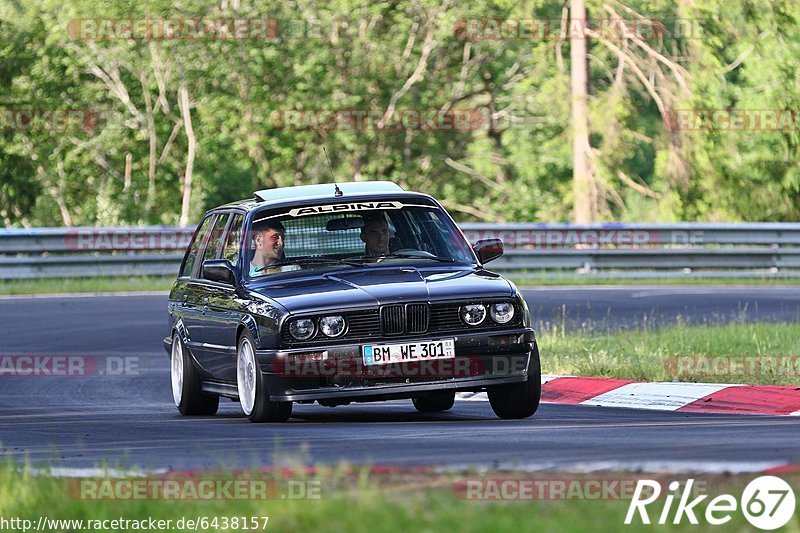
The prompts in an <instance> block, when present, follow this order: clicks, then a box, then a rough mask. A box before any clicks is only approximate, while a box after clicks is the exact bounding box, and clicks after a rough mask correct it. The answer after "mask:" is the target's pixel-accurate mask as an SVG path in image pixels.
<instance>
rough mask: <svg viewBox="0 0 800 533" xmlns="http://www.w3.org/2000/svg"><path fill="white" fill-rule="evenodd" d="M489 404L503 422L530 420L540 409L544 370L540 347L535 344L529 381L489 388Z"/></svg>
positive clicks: (530, 360) (529, 367) (530, 362)
mask: <svg viewBox="0 0 800 533" xmlns="http://www.w3.org/2000/svg"><path fill="white" fill-rule="evenodd" d="M486 392H487V395H488V396H489V404H491V406H492V410H493V411H494V414H496V415H497V416H498V417H499V418H501V419H503V420H519V419H520V418H528V417H529V416H532V415H533V413H535V412H536V410H537V409H538V408H539V400H540V398H541V396H542V369H541V366H540V364H539V346H538V345H537V344H536V343H534V344H533V351H532V352H531V357H530V359H529V360H528V379H527V380H525V381H523V382H521V383H509V384H508V385H496V386H494V387H488V388H487V390H486Z"/></svg>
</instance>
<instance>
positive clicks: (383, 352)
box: [363, 339, 456, 366]
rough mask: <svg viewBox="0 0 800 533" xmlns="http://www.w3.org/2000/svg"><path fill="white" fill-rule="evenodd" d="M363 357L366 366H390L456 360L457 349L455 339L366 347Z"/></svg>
mask: <svg viewBox="0 0 800 533" xmlns="http://www.w3.org/2000/svg"><path fill="white" fill-rule="evenodd" d="M363 355H364V365H365V366H372V365H388V364H390V363H406V362H408V361H436V360H439V359H454V358H455V356H456V348H455V342H454V340H453V339H444V340H438V341H426V342H411V343H407V344H372V345H368V346H364V349H363Z"/></svg>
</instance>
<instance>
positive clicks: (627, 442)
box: [0, 287, 800, 470]
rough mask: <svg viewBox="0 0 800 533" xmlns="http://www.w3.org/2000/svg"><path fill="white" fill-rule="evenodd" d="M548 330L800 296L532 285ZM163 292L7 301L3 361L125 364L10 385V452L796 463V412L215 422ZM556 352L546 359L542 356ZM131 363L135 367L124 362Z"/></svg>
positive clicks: (1, 329)
mask: <svg viewBox="0 0 800 533" xmlns="http://www.w3.org/2000/svg"><path fill="white" fill-rule="evenodd" d="M525 295H526V299H527V300H528V303H529V306H530V308H531V311H532V312H533V314H534V317H535V320H536V322H537V324H538V327H547V326H548V325H552V324H564V325H565V327H566V328H567V329H573V328H584V329H619V328H628V327H640V326H642V325H645V324H647V325H655V326H658V325H664V324H668V323H671V322H674V321H676V320H679V318H678V317H681V318H680V320H683V321H686V322H695V323H711V322H728V321H731V320H741V319H744V320H770V321H797V320H800V288H782V287H767V288H744V287H714V288H710V287H661V288H642V287H637V288H602V289H594V288H570V289H561V288H546V289H531V290H526V291H525ZM165 307H166V298H165V296H164V295H138V296H100V297H58V298H33V299H32V298H8V299H0V317H2V326H0V354H2V355H18V354H35V355H86V356H92V357H95V358H97V360H98V361H106V360H108V359H114V358H116V360H119V361H122V360H125V361H127V362H129V363H130V364H132V365H133V367H132V368H130V369H129V372H128V373H123V374H122V375H91V376H81V377H49V376H35V377H33V376H31V377H8V376H3V377H0V454H2V456H3V458H9V457H10V458H13V459H14V460H18V461H23V460H26V459H27V460H30V461H32V462H33V463H35V464H49V465H53V466H61V467H91V466H97V465H100V464H108V465H113V466H124V467H136V468H146V469H150V468H152V469H163V468H171V469H193V468H201V467H220V466H224V467H227V466H236V467H251V466H266V465H284V464H292V465H296V464H316V463H330V464H335V463H339V462H340V461H347V462H350V463H354V464H361V463H367V462H371V463H376V464H397V465H420V464H422V465H445V466H468V465H475V466H489V467H491V466H496V467H498V466H499V467H504V466H517V467H532V468H572V467H575V466H576V465H579V464H588V463H591V464H598V463H605V464H623V465H625V464H628V465H630V464H640V465H641V464H650V465H653V464H656V465H657V464H668V465H675V464H687V465H712V466H713V465H726V466H724V467H723V468H724V469H727V468H730V467H731V465H734V466H733V467H732V468H733V469H736V468H737V466H735V465H738V468H741V469H744V470H747V469H752V468H761V467H768V466H770V465H773V464H779V463H786V462H800V417H765V416H742V415H709V414H689V413H673V412H658V411H637V410H626V409H613V408H597V407H588V406H569V405H555V404H544V405H542V406H541V407H540V409H539V411H538V412H537V414H536V415H535V416H534V417H533V418H531V419H528V420H523V421H500V420H497V419H496V418H495V417H494V415H493V413H492V412H491V409H490V408H489V405H488V404H486V403H485V402H457V404H456V406H455V407H454V408H453V410H452V411H450V412H448V413H442V414H436V415H423V414H419V413H416V411H415V410H414V408H413V407H412V405H411V402H410V401H398V402H387V403H378V404H355V405H350V406H344V407H337V408H324V407H319V406H307V405H301V406H296V408H295V412H294V417H293V418H292V420H290V421H289V422H288V423H286V424H280V425H272V424H251V423H249V422H248V421H247V420H246V419H245V418H244V417H243V416H242V415H241V413H240V411H239V408H238V405H237V404H235V403H233V402H230V401H227V400H223V401H222V403H221V408H220V414H218V415H217V416H214V417H201V418H184V417H180V416H179V415H178V413H177V411H176V410H175V408H174V406H173V405H172V400H171V393H170V385H169V374H168V359H167V357H166V354H165V352H164V351H163V348H162V347H161V338H162V337H163V336H164V335H165V333H166V332H165V317H166V309H165ZM544 357H546V354H544V353H543V358H544ZM126 358H127V359H126Z"/></svg>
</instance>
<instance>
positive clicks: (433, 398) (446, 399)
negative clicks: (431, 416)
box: [411, 391, 456, 413]
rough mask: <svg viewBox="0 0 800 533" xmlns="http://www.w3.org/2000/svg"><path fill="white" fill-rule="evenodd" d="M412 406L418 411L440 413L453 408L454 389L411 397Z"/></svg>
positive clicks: (454, 399)
mask: <svg viewBox="0 0 800 533" xmlns="http://www.w3.org/2000/svg"><path fill="white" fill-rule="evenodd" d="M411 401H412V402H414V408H415V409H416V410H417V411H419V412H420V413H441V412H442V411H447V410H449V409H452V408H453V404H454V403H455V401H456V391H439V392H434V393H433V394H431V395H430V396H425V397H422V398H412V400H411Z"/></svg>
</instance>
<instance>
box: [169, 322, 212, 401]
mask: <svg viewBox="0 0 800 533" xmlns="http://www.w3.org/2000/svg"><path fill="white" fill-rule="evenodd" d="M170 381H171V382H172V399H173V401H174V402H175V406H176V407H177V408H178V411H180V413H181V414H182V415H184V416H192V415H213V414H216V413H217V409H219V396H215V395H211V394H206V393H205V392H203V391H202V389H201V380H200V375H199V374H198V372H197V367H195V365H194V360H193V359H192V356H191V354H189V350H187V349H186V346H185V345H184V344H183V341H182V340H181V338H180V336H179V335H178V334H177V333H175V335H173V337H172V351H171V353H170Z"/></svg>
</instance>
